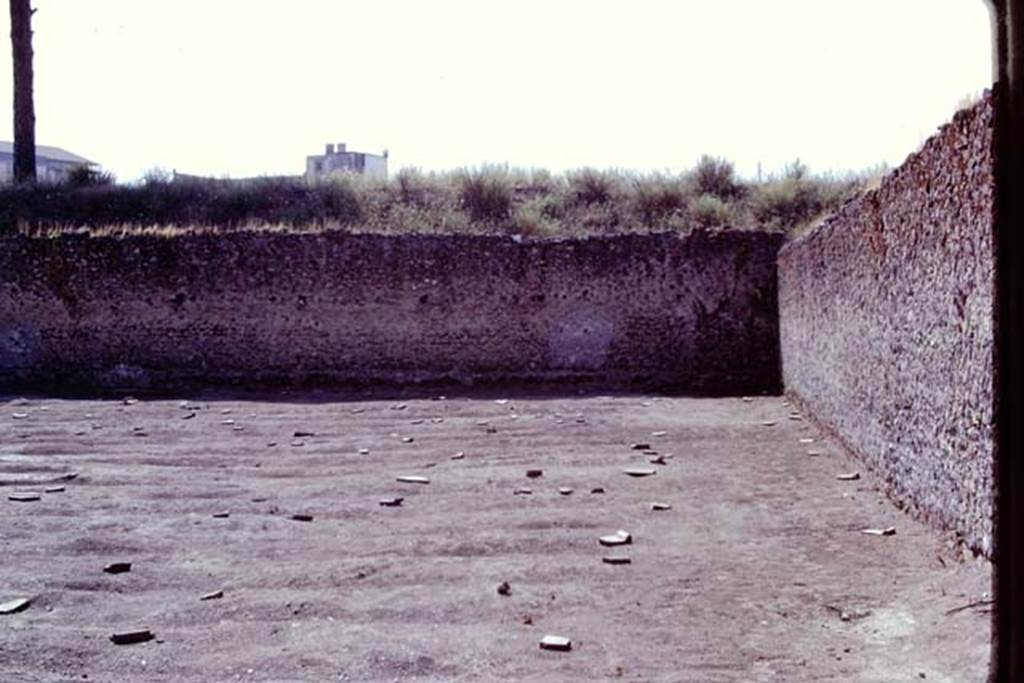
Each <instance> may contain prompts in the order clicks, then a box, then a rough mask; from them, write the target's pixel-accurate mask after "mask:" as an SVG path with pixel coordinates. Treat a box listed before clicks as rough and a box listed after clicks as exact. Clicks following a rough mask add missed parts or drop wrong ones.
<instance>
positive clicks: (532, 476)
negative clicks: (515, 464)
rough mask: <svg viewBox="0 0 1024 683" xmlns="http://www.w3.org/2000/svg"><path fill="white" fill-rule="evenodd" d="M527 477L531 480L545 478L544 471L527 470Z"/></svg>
mask: <svg viewBox="0 0 1024 683" xmlns="http://www.w3.org/2000/svg"><path fill="white" fill-rule="evenodd" d="M526 476H527V477H529V478H530V479H536V478H537V477H542V476H544V470H526Z"/></svg>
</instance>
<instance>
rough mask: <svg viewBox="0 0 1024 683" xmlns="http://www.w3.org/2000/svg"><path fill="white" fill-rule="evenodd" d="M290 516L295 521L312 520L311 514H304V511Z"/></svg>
mask: <svg viewBox="0 0 1024 683" xmlns="http://www.w3.org/2000/svg"><path fill="white" fill-rule="evenodd" d="M291 518H292V519H293V520H295V521H296V522H312V521H313V515H307V514H304V513H301V512H300V513H297V514H294V515H292V516H291Z"/></svg>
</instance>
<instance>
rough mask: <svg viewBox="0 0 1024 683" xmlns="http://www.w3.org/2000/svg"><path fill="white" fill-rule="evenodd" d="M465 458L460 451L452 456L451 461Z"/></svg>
mask: <svg viewBox="0 0 1024 683" xmlns="http://www.w3.org/2000/svg"><path fill="white" fill-rule="evenodd" d="M465 457H466V454H465V453H464V452H462V451H459V452H458V453H456V454H455V455H453V456H452V460H462V459H463V458H465Z"/></svg>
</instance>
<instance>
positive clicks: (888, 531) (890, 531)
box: [861, 526, 896, 536]
mask: <svg viewBox="0 0 1024 683" xmlns="http://www.w3.org/2000/svg"><path fill="white" fill-rule="evenodd" d="M861 533H862V534H867V535H869V536H895V535H896V527H894V526H888V527H885V528H884V529H861Z"/></svg>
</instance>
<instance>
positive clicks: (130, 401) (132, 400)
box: [121, 396, 139, 406]
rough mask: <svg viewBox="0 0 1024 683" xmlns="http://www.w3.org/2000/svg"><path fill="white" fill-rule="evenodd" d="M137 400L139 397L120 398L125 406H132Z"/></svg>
mask: <svg viewBox="0 0 1024 683" xmlns="http://www.w3.org/2000/svg"><path fill="white" fill-rule="evenodd" d="M138 402H139V399H137V398H133V397H131V396H125V397H124V398H123V399H121V403H123V404H125V405H126V406H133V405H135V404H136V403H138Z"/></svg>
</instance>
